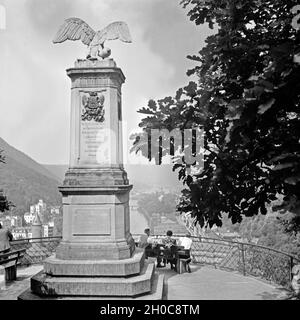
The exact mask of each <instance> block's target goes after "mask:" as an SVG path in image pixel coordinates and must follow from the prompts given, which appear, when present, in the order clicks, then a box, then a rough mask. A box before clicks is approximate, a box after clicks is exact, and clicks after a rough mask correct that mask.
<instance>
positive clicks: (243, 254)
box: [241, 244, 246, 276]
mask: <svg viewBox="0 0 300 320" xmlns="http://www.w3.org/2000/svg"><path fill="white" fill-rule="evenodd" d="M241 247H242V264H243V275H244V276H245V275H246V265H245V250H244V244H242V246H241Z"/></svg>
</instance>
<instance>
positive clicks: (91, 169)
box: [19, 59, 163, 299]
mask: <svg viewBox="0 0 300 320" xmlns="http://www.w3.org/2000/svg"><path fill="white" fill-rule="evenodd" d="M67 74H68V76H69V77H70V78H71V80H72V94H71V144H70V146H71V147H70V166H69V169H68V171H67V172H66V174H65V180H64V183H63V186H61V187H59V191H60V192H61V193H62V199H63V238H62V241H61V243H60V244H59V246H58V247H57V250H56V254H55V256H53V257H49V258H48V259H46V260H45V262H44V269H43V271H41V272H40V273H38V274H37V275H35V276H34V277H32V278H31V291H30V290H27V291H26V292H24V293H23V294H21V295H20V296H19V299H44V298H47V299H48V298H51V299H68V298H70V299H77V298H78V299H83V298H89V299H90V298H92V299H93V298H97V299H99V298H101V297H105V298H108V297H109V298H115V299H119V298H123V299H134V298H137V297H139V298H143V299H145V298H147V297H148V298H149V299H150V297H151V299H162V291H163V276H158V275H157V274H156V273H155V266H154V262H145V259H144V251H143V250H141V249H138V248H136V247H135V244H134V240H133V238H132V235H131V233H130V212H129V192H130V190H131V188H132V186H131V185H129V181H128V179H127V174H126V172H125V170H124V168H123V157H122V108H121V85H122V83H123V82H124V80H125V77H124V75H123V73H122V71H121V69H119V68H117V66H116V64H115V62H114V61H113V60H112V59H109V60H104V61H98V60H92V61H90V60H78V61H77V62H76V63H75V68H71V69H68V70H67Z"/></svg>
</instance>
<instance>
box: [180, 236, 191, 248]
mask: <svg viewBox="0 0 300 320" xmlns="http://www.w3.org/2000/svg"><path fill="white" fill-rule="evenodd" d="M192 243H193V240H192V239H191V235H190V234H186V235H185V236H184V237H181V238H179V246H181V247H184V249H185V250H190V249H191V246H192Z"/></svg>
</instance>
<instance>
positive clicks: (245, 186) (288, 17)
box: [134, 0, 300, 231]
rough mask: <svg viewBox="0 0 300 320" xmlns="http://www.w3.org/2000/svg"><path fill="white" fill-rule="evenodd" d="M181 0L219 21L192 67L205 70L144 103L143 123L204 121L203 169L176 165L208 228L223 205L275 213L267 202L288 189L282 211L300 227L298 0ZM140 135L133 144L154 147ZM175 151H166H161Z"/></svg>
mask: <svg viewBox="0 0 300 320" xmlns="http://www.w3.org/2000/svg"><path fill="white" fill-rule="evenodd" d="M181 3H182V5H183V7H184V8H188V9H189V12H188V16H189V18H190V19H191V20H192V21H194V22H195V23H196V24H197V25H199V24H204V23H208V24H209V27H210V28H216V33H215V34H213V35H212V36H209V37H208V38H207V39H206V45H205V46H204V47H203V48H202V49H201V50H200V51H199V53H198V54H197V55H193V56H188V58H189V59H191V60H193V61H194V62H195V63H196V65H195V67H194V68H192V69H191V70H188V72H187V73H188V74H189V75H191V74H194V75H196V76H197V77H198V79H199V80H198V83H194V82H190V83H189V84H188V85H187V86H186V87H184V88H180V89H179V90H178V91H177V92H176V95H175V96H174V97H166V98H164V99H160V100H158V101H154V100H151V101H149V103H148V106H146V107H143V108H141V109H140V110H139V112H140V113H143V114H145V115H146V117H145V118H144V119H142V121H141V123H140V127H141V128H143V130H144V133H145V134H147V133H148V132H149V130H150V129H168V130H172V129H174V128H180V129H186V128H195V127H197V126H201V127H202V128H204V131H205V144H204V148H205V164H204V168H203V170H201V172H196V173H195V172H193V170H191V169H193V166H191V165H187V164H180V163H176V164H175V166H174V169H177V170H179V179H182V180H183V182H184V183H185V184H186V185H187V188H186V189H184V190H183V191H182V200H181V203H180V205H179V207H178V209H179V210H180V211H182V212H188V211H191V212H192V215H193V216H196V217H197V221H198V222H199V223H200V225H201V226H203V225H205V224H208V225H210V226H212V225H214V224H216V225H218V226H220V225H221V224H222V215H221V214H222V212H226V213H228V217H229V218H230V219H231V221H232V222H233V223H236V222H240V221H241V220H242V217H243V216H253V215H257V214H258V213H261V214H266V212H267V210H266V205H267V204H268V203H270V202H271V201H273V200H276V199H277V195H278V194H282V195H284V201H283V203H282V204H281V206H279V207H278V208H279V209H282V210H284V211H286V210H288V211H290V212H292V213H293V216H292V217H291V219H290V220H289V223H288V225H289V228H290V230H292V231H297V230H298V228H299V215H300V200H299V198H300V186H299V183H300V168H299V167H300V148H299V141H300V140H299V139H300V134H299V133H300V132H299V131H300V125H299V120H300V114H299V95H300V64H299V63H298V61H299V59H298V53H299V52H300V32H298V31H297V30H295V28H293V26H292V20H293V18H294V17H295V13H293V12H292V11H291V10H292V8H293V7H294V6H295V5H297V0H286V1H282V0H249V1H244V0H183V1H181ZM140 140H141V141H142V139H140ZM143 141H145V140H143ZM136 142H138V143H136V144H135V147H134V149H135V150H136V151H138V150H142V152H143V153H144V154H146V153H147V152H146V151H147V150H146V148H141V146H142V144H141V142H140V141H139V139H136ZM148 142H149V141H148ZM144 144H145V143H144ZM166 153H167V151H164V150H162V152H161V156H164V155H165V154H166ZM148 157H149V158H150V159H151V158H152V157H153V155H151V154H150V156H149V153H148Z"/></svg>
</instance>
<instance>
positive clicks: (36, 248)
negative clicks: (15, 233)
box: [11, 237, 61, 265]
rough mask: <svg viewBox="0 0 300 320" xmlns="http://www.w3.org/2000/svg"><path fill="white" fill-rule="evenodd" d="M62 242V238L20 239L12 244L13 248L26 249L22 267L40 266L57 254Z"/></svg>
mask: <svg viewBox="0 0 300 320" xmlns="http://www.w3.org/2000/svg"><path fill="white" fill-rule="evenodd" d="M60 241H61V237H45V238H26V239H18V240H13V241H12V242H11V248H12V249H15V250H17V249H23V248H26V252H25V254H24V257H23V258H22V260H21V265H30V264H39V263H41V262H42V261H43V260H44V259H46V258H47V257H49V256H51V255H52V254H53V253H54V252H55V249H56V247H57V246H58V244H59V243H60Z"/></svg>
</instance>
